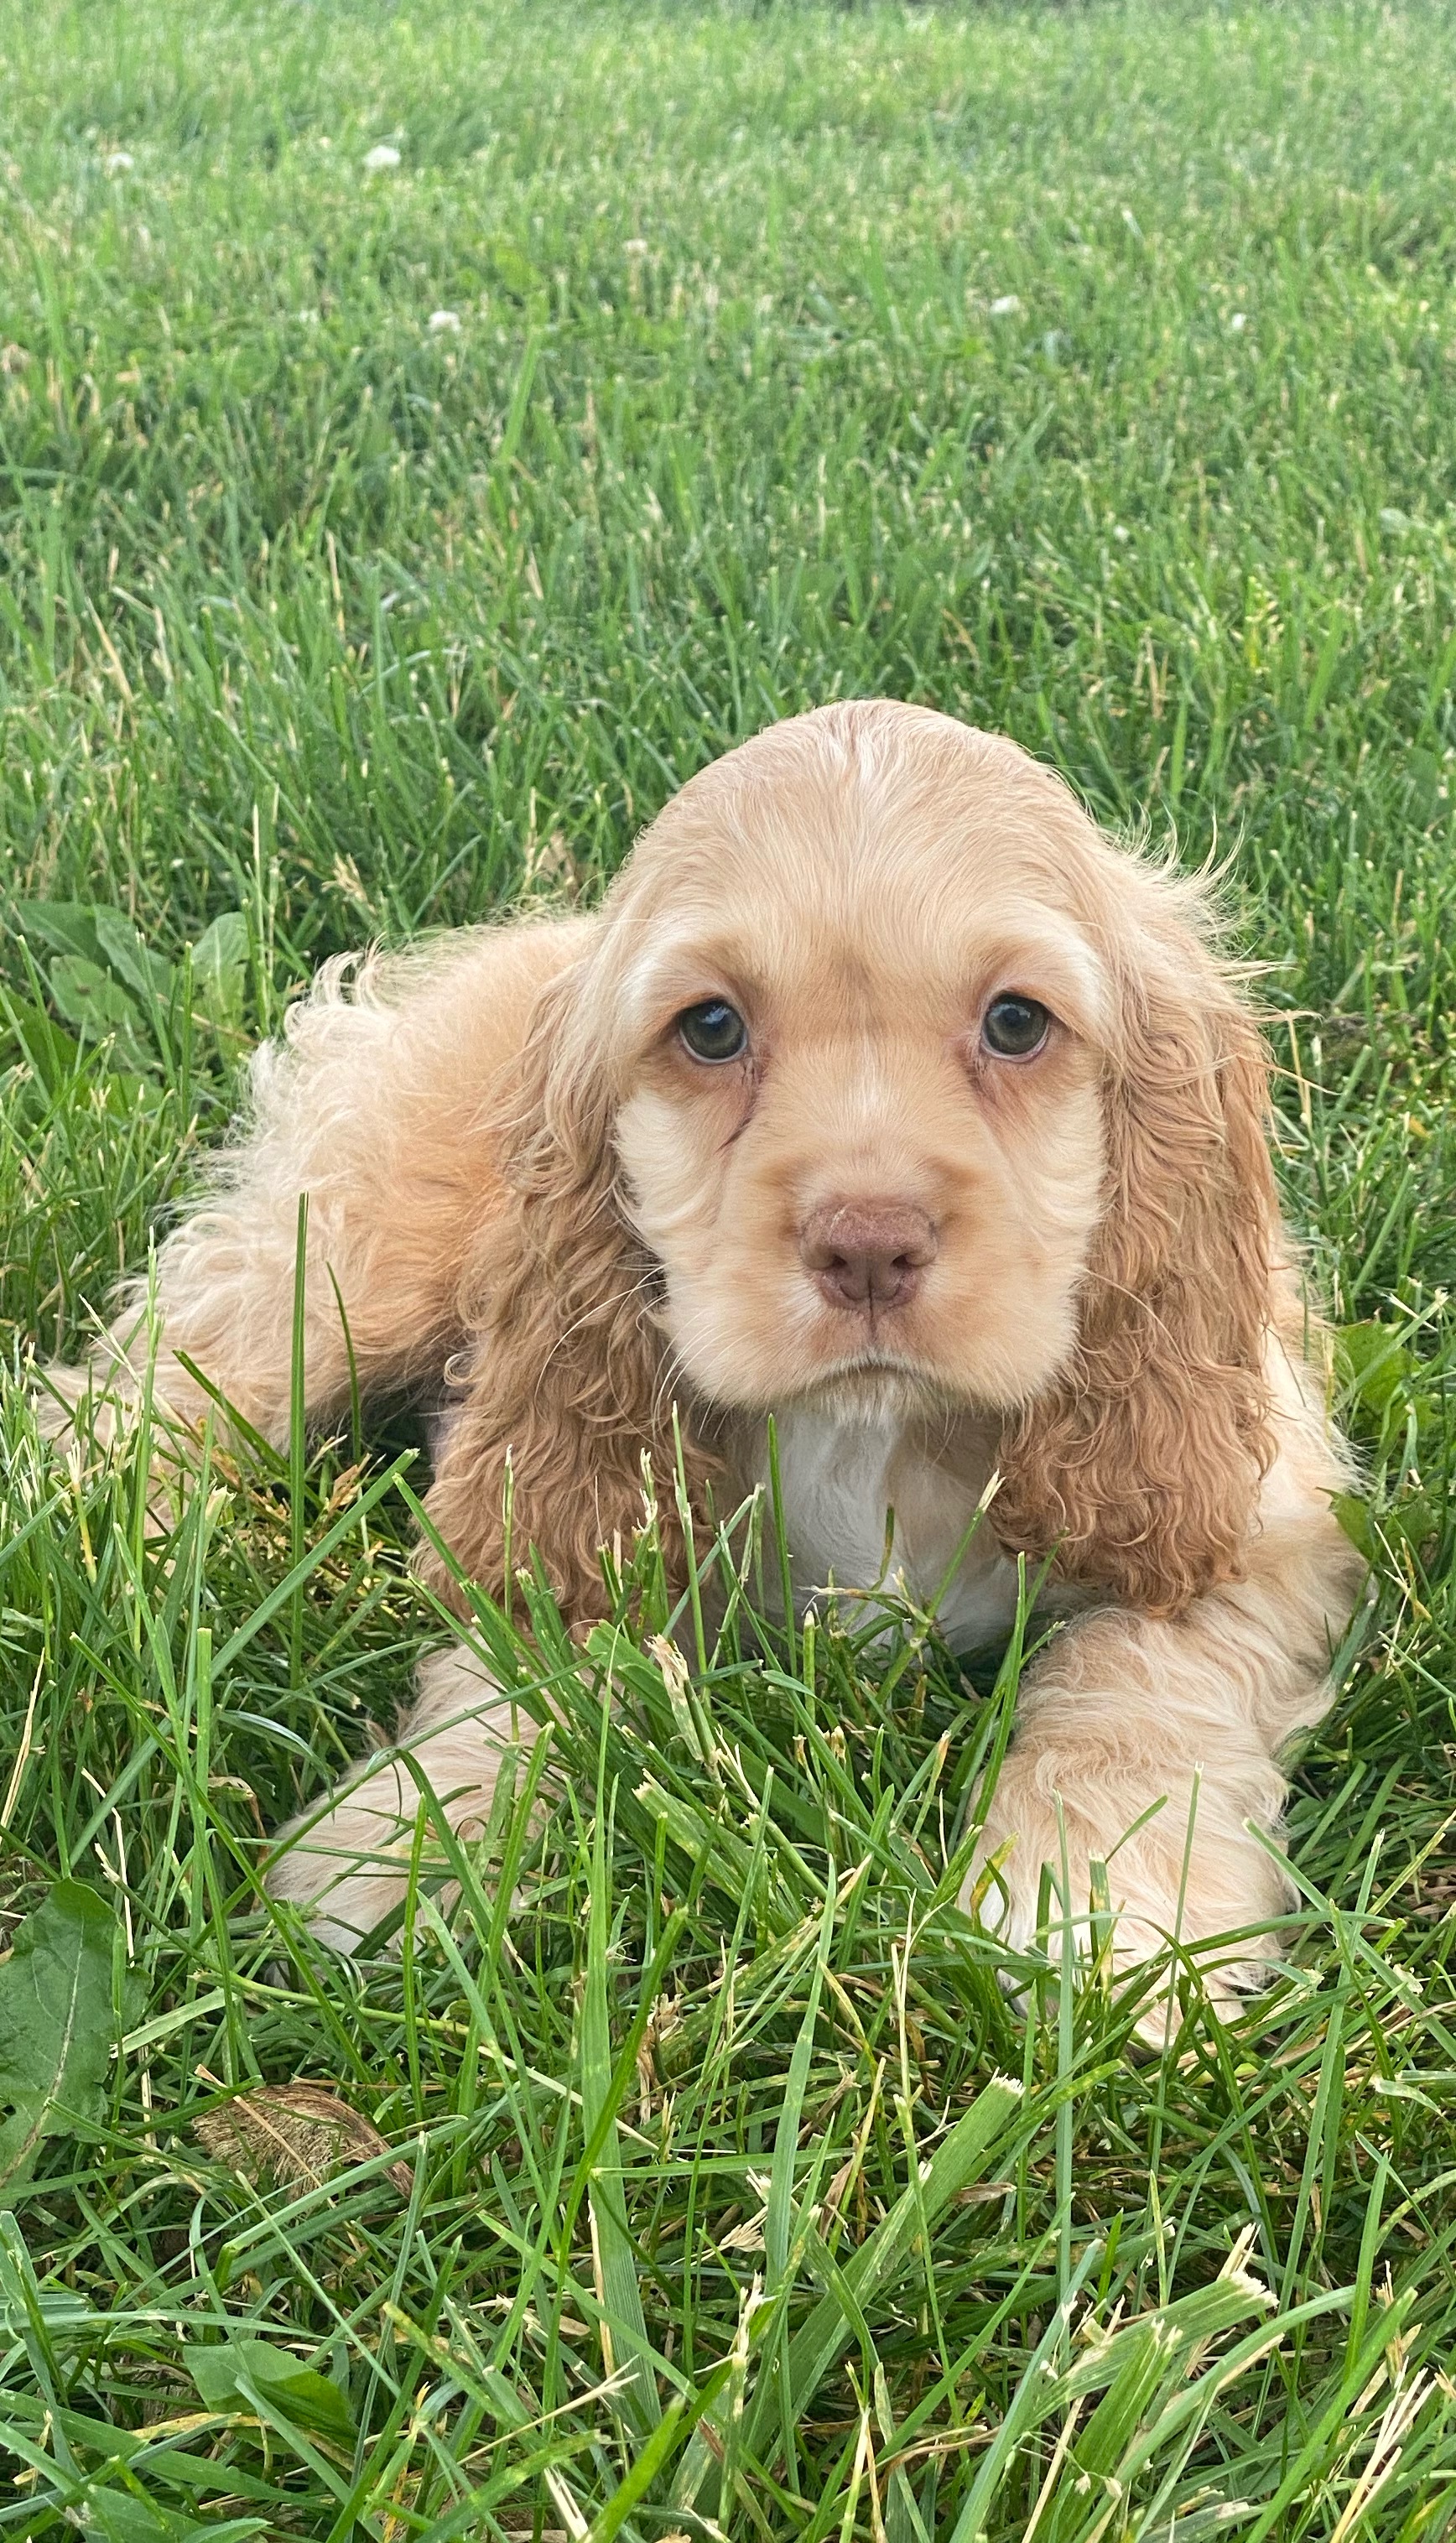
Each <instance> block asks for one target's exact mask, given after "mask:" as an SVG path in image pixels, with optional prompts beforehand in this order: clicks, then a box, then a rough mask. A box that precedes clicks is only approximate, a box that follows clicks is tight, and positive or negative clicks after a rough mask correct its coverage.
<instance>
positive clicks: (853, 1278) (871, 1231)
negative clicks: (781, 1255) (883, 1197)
mask: <svg viewBox="0 0 1456 2543" xmlns="http://www.w3.org/2000/svg"><path fill="white" fill-rule="evenodd" d="M936 1250H937V1237H936V1231H935V1225H934V1222H933V1221H932V1220H931V1219H930V1218H928V1217H927V1215H926V1213H925V1211H924V1210H923V1209H917V1208H915V1207H914V1206H913V1204H912V1203H910V1202H902V1201H897V1202H875V1203H871V1202H857V1201H828V1202H825V1203H824V1204H823V1205H822V1207H820V1208H818V1209H816V1210H813V1211H811V1213H810V1215H809V1216H808V1217H807V1218H806V1219H805V1223H804V1226H803V1228H802V1229H801V1231H800V1238H799V1251H800V1256H801V1259H802V1261H803V1263H804V1266H805V1270H806V1271H811V1272H812V1273H813V1275H814V1278H815V1280H816V1281H817V1283H818V1286H819V1289H820V1291H821V1292H822V1294H823V1296H824V1297H825V1298H827V1299H828V1301H829V1304H830V1305H831V1306H835V1307H853V1308H858V1309H860V1310H861V1311H862V1312H863V1311H868V1312H869V1313H870V1314H872V1315H873V1314H874V1313H875V1311H876V1310H877V1308H881V1307H903V1306H906V1305H908V1303H909V1301H910V1299H911V1298H912V1297H913V1296H914V1294H915V1292H916V1290H917V1289H918V1288H919V1286H920V1274H921V1272H922V1271H924V1270H925V1269H926V1267H927V1265H929V1264H931V1263H933V1262H934V1261H935V1258H936Z"/></svg>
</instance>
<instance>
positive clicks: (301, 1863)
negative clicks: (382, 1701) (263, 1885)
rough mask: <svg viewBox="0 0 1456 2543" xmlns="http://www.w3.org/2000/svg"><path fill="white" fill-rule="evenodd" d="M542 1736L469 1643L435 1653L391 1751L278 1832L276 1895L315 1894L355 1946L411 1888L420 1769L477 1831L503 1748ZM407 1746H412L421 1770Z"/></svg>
mask: <svg viewBox="0 0 1456 2543" xmlns="http://www.w3.org/2000/svg"><path fill="white" fill-rule="evenodd" d="M535 1736H536V1726H535V1724H534V1723H533V1722H532V1721H531V1720H530V1719H529V1717H528V1716H526V1715H523V1714H522V1713H521V1712H520V1710H519V1708H518V1707H517V1706H516V1705H514V1704H512V1702H511V1700H510V1698H509V1697H508V1696H506V1695H502V1694H501V1692H500V1689H499V1687H498V1685H497V1684H496V1682H495V1680H494V1679H493V1678H492V1677H491V1676H489V1674H488V1673H487V1671H486V1669H485V1668H484V1667H483V1665H482V1664H481V1662H480V1661H479V1660H478V1659H476V1658H475V1657H473V1656H472V1654H471V1653H469V1652H467V1651H463V1650H460V1649H458V1648H452V1649H449V1650H446V1651H442V1652H433V1653H431V1654H430V1656H429V1657H428V1658H427V1659H425V1660H424V1661H422V1662H421V1668H420V1675H419V1679H418V1692H417V1697H416V1702H415V1705H414V1707H413V1709H412V1711H411V1712H410V1714H409V1716H408V1719H407V1720H406V1721H405V1722H404V1724H403V1725H402V1726H401V1730H400V1735H399V1740H398V1742H397V1745H396V1747H395V1748H394V1749H392V1750H390V1751H389V1752H387V1756H386V1760H385V1762H384V1763H383V1764H377V1763H376V1762H375V1761H374V1760H373V1759H372V1758H368V1757H366V1758H364V1759H362V1760H361V1761H360V1763H359V1765H358V1766H357V1767H356V1768H355V1770H354V1772H353V1773H352V1774H351V1775H349V1776H348V1777H346V1778H345V1782H344V1783H342V1784H341V1785H339V1786H338V1787H337V1789H336V1791H335V1793H334V1795H333V1796H331V1798H330V1799H329V1800H328V1801H327V1802H325V1803H323V1804H321V1805H317V1806H316V1807H315V1808H314V1809H313V1810H311V1811H304V1812H302V1813H301V1814H300V1816H299V1817H298V1818H296V1819H294V1820H292V1821H290V1823H289V1825H288V1826H287V1827H285V1828H283V1829H282V1830H281V1831H280V1832H279V1835H278V1838H277V1840H276V1842H277V1847H278V1851H277V1853H276V1854H275V1856H274V1858H273V1861H272V1864H271V1867H270V1869H269V1872H268V1888H269V1889H270V1890H271V1891H272V1894H273V1896H274V1897H275V1898H287V1899H292V1900H294V1901H295V1902H297V1903H298V1904H300V1905H305V1906H308V1907H309V1908H310V1909H311V1910H312V1911H313V1912H312V1913H311V1916H310V1923H311V1924H312V1926H313V1928H314V1931H315V1932H316V1933H317V1934H318V1935H320V1936H321V1938H322V1939H323V1940H324V1941H325V1942H327V1943H332V1944H333V1946H334V1948H335V1950H336V1951H341V1952H351V1951H354V1950H355V1949H356V1948H357V1946H358V1944H359V1942H360V1941H361V1939H362V1937H363V1936H364V1935H365V1934H367V1933H369V1932H370V1931H371V1929H372V1928H373V1927H374V1926H375V1925H377V1924H378V1923H379V1922H380V1919H381V1918H382V1917H384V1916H387V1915H388V1914H389V1912H390V1910H391V1908H393V1907H395V1906H397V1905H398V1904H399V1901H400V1900H401V1898H403V1896H404V1894H405V1889H406V1887H407V1883H408V1879H409V1864H410V1855H411V1851H412V1849H413V1847H414V1843H415V1827H416V1822H417V1819H418V1817H419V1813H420V1811H421V1808H422V1807H423V1803H422V1799H421V1790H420V1783H421V1779H422V1781H423V1782H424V1783H425V1784H427V1785H428V1787H429V1789H430V1791H431V1792H432V1793H433V1794H434V1795H435V1798H436V1799H437V1801H438V1802H439V1804H440V1806H441V1808H442V1810H443V1811H444V1814H445V1818H446V1820H447V1822H448V1824H449V1825H450V1826H451V1827H452V1828H454V1829H455V1831H456V1833H457V1834H458V1835H460V1836H462V1837H466V1838H469V1837H474V1836H479V1834H480V1832H481V1830H482V1829H483V1828H484V1826H485V1825H486V1822H487V1820H488V1819H489V1817H490V1814H491V1805H492V1802H493V1801H494V1799H495V1794H496V1785H497V1780H498V1776H499V1772H500V1765H501V1761H502V1759H503V1758H504V1757H506V1756H507V1755H509V1754H510V1753H511V1752H512V1751H514V1750H516V1749H518V1748H528V1747H529V1745H530V1743H531V1741H532V1740H533V1739H534V1738H535ZM402 1752H408V1755H409V1756H410V1757H411V1758H413V1760H414V1762H415V1765H416V1767H417V1768H418V1769H419V1774H418V1776H417V1775H416V1774H414V1773H412V1772H411V1769H410V1767H409V1765H408V1764H407V1763H406V1762H405V1755H404V1753H402Z"/></svg>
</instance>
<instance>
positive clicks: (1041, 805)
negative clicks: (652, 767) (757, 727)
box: [618, 701, 1108, 1027]
mask: <svg viewBox="0 0 1456 2543" xmlns="http://www.w3.org/2000/svg"><path fill="white" fill-rule="evenodd" d="M1107 854H1108V851H1107V850H1106V848H1105V847H1104V845H1103V843H1102V841H1101V840H1100V838H1099V835H1098V833H1097V832H1096V830H1095V829H1094V827H1093V825H1092V823H1091V822H1090V821H1089V820H1088V819H1087V817H1086V815H1085V814H1084V813H1083V812H1082V811H1081V809H1080V808H1079V807H1078V806H1077V805H1076V803H1075V802H1074V800H1073V798H1072V797H1071V796H1070V794H1069V793H1068V792H1067V790H1066V789H1065V788H1064V787H1063V786H1062V785H1061V784H1060V781H1059V780H1058V779H1056V778H1055V777H1054V776H1053V775H1052V774H1051V772H1050V771H1048V770H1045V769H1042V768H1040V767H1038V766H1037V765H1036V763H1035V762H1034V761H1032V760H1030V759H1029V758H1028V757H1027V756H1026V754H1025V753H1023V752H1022V751H1020V750H1018V749H1017V748H1016V746H1015V745H1014V744H1013V743H1010V742H1006V741H1003V740H1001V739H1000V738H999V737H997V736H993V735H988V734H983V733H977V732H972V731H971V729H970V728H969V727H967V726H964V725H958V724H956V723H954V722H953V720H952V719H951V718H949V717H944V716H937V715H932V714H930V713H929V712H928V711H926V710H923V709H918V708H908V707H898V706H890V705H889V704H888V703H887V702H883V701H871V702H862V703H861V704H859V705H857V706H855V707H849V708H831V709H825V710H820V711H819V712H818V713H817V714H815V715H812V716H805V717H799V718H796V719H794V720H793V721H792V722H790V723H788V724H785V725H779V726H775V727H773V728H771V729H770V731H769V732H766V733H763V734H760V735H759V736H757V738H756V739H755V740H754V741H753V742H750V743H747V744H745V745H744V746H743V747H742V748H741V749H739V750H737V751H734V752H732V753H730V754H729V755H728V758H727V759H724V760H720V761H718V762H716V763H715V764H714V766H712V767H711V768H708V769H705V770H703V771H702V772H701V774H700V775H699V776H698V777H696V778H694V779H692V780H691V781H690V783H689V784H688V786H686V787H685V788H684V789H683V792H682V793H681V794H680V795H679V796H678V797H676V798H675V799H674V801H673V803H672V804H670V805H669V806H668V807H667V809H666V810H665V811H664V812H663V813H662V814H661V815H660V816H659V818H658V820H657V821H656V822H655V823H654V825H653V827H652V829H651V831H650V832H649V833H648V835H647V837H646V838H645V839H644V840H643V842H642V844H641V846H640V847H639V849H638V852H637V857H636V859H635V860H634V866H633V871H632V879H631V883H630V884H629V886H628V887H627V889H626V890H625V891H624V892H623V894H622V897H621V899H620V900H619V903H618V907H619V914H620V916H621V918H622V920H623V921H624V922H625V923H626V926H627V928H628V930H629V932H630V933H631V934H632V935H633V936H634V937H635V938H636V939H637V942H636V945H635V947H634V951H633V955H632V958H631V961H630V963H629V965H628V970H629V977H630V982H631V986H632V988H634V989H636V990H637V991H638V993H639V995H640V996H641V997H642V998H643V999H645V1000H647V1001H649V1002H650V1001H651V997H652V995H653V993H654V990H655V988H656V987H657V985H658V984H659V983H660V984H661V985H662V987H663V991H664V993H669V992H668V990H667V983H668V982H669V981H670V980H671V979H673V978H674V977H675V978H676V979H677V981H678V982H679V984H684V985H685V983H686V979H687V973H688V971H689V970H690V969H691V967H692V965H693V963H695V962H697V963H700V964H701V965H702V966H703V969H704V980H703V986H704V988H705V989H706V988H707V987H709V986H714V985H724V986H728V985H730V984H731V982H732V981H733V979H735V978H736V979H737V981H738V982H739V984H740V985H744V986H754V987H758V988H759V989H761V990H763V991H764V992H765V993H767V994H769V995H775V994H777V995H779V996H788V995H799V994H804V993H805V992H812V991H814V990H818V991H820V992H823V993H828V994H833V995H836V1000H839V999H843V998H844V997H845V996H849V997H850V998H852V1000H853V1003H854V1004H855V1005H856V1006H860V1005H862V1004H863V1003H864V1002H865V1001H867V1000H868V1001H869V1002H870V1003H871V1004H872V1005H878V1004H881V1002H884V1003H887V1004H888V1005H889V1006H890V1007H892V1006H893V1003H894V1001H895V1000H896V999H899V998H903V997H904V996H906V995H907V994H908V995H913V996H914V998H915V1000H916V1004H917V1006H923V1004H924V1002H925V1000H926V997H927V993H930V994H931V995H934V993H935V992H936V990H937V989H938V988H944V990H945V993H946V994H947V996H948V997H950V998H952V999H954V998H955V997H956V996H957V995H959V994H963V991H964V989H965V986H966V982H967V975H968V974H975V973H979V972H981V971H983V970H985V969H986V968H987V967H988V966H989V967H990V968H992V969H994V968H995V967H996V966H997V965H998V964H1002V965H1010V967H1011V970H1012V971H1013V972H1015V973H1018V974H1019V975H1024V976H1019V985H1021V986H1023V987H1024V988H1027V989H1029V990H1031V989H1034V988H1039V989H1041V990H1042V991H1049V992H1051V993H1052V994H1054V995H1055V996H1057V997H1059V998H1060V999H1061V1000H1062V1001H1063V1002H1064V1003H1065V1002H1068V1001H1070V1002H1071V1003H1072V1004H1073V1005H1074V1006H1075V1007H1076V1008H1077V1009H1079V1010H1080V1011H1081V1015H1080V1017H1079V1020H1080V1021H1085V1022H1086V1023H1087V1024H1088V1025H1089V1026H1092V1027H1095V1026H1096V1024H1097V1023H1098V1022H1099V1020H1100V1018H1101V1015H1102V1012H1103V1009H1104V1006H1105V1001H1106V988H1107V983H1106V973H1105V967H1104V964H1103V963H1102V962H1101V961H1100V959H1099V956H1098V954H1097V951H1096V945H1095V939H1096V935H1097V933H1098V930H1097V928H1096V926H1095V924H1092V923H1090V922H1092V921H1093V917H1094V912H1093V908H1092V902H1093V900H1094V898H1095V897H1096V896H1097V895H1096V893H1095V886H1096V883H1097V881H1098V874H1097V869H1098V868H1099V867H1100V865H1101V864H1102V863H1103V862H1104V861H1105V860H1106V857H1107ZM715 969H716V970H717V971H718V972H720V973H721V974H722V975H723V978H722V981H721V982H719V981H711V980H710V979H709V977H708V974H709V973H710V972H711V971H714V970H715ZM634 1003H636V1001H634Z"/></svg>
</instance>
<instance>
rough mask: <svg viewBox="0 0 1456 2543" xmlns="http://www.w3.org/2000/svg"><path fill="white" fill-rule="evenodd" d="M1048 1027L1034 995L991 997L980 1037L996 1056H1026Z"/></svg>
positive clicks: (1037, 1046)
mask: <svg viewBox="0 0 1456 2543" xmlns="http://www.w3.org/2000/svg"><path fill="white" fill-rule="evenodd" d="M1050 1030H1051V1017H1050V1014H1049V1013H1048V1011H1047V1009H1046V1008H1045V1007H1043V1006H1042V1004H1041V1002H1040V1000H1039V999H1038V998H1016V997H1005V998H993V999H992V1000H991V1003H990V1005H989V1006H988V1007H987V1009H986V1012H985V1017H984V1019H983V1021H982V1024H981V1040H982V1041H983V1042H984V1044H985V1046H986V1048H987V1050H991V1051H994V1052H995V1054H996V1056H997V1058H998V1059H1030V1058H1032V1056H1033V1054H1034V1053H1035V1052H1036V1051H1038V1050H1039V1049H1040V1048H1041V1045H1042V1043H1043V1042H1044V1041H1045V1040H1046V1037H1047V1034H1048V1033H1049V1032H1050Z"/></svg>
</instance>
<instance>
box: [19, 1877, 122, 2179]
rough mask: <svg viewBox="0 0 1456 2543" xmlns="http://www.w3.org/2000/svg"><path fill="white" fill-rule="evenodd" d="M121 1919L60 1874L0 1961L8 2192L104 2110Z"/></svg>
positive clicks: (90, 1892)
mask: <svg viewBox="0 0 1456 2543" xmlns="http://www.w3.org/2000/svg"><path fill="white" fill-rule="evenodd" d="M115 1935H116V1920H115V1916H114V1915H113V1914H112V1911H111V1909H110V1907H108V1906H107V1904H106V1902H105V1900H104V1899H102V1898H100V1897H99V1896H98V1895H97V1892H96V1891H95V1890H94V1889H88V1888H86V1887H85V1885H84V1883H82V1882H79V1881H58V1882H57V1883H56V1885H55V1888H53V1889H52V1890H51V1892H50V1895H49V1897H48V1898H47V1899H46V1900H45V1903H44V1905H43V1906H41V1907H38V1908H37V1910H36V1913H35V1914H34V1916H28V1917H27V1918H26V1921H25V1923H24V1924H23V1925H22V1926H21V1928H20V1930H19V1932H18V1933H17V1935H16V1938H15V1948H14V1950H13V1951H12V1953H11V1955H10V1958H9V1960H8V1961H6V1962H5V1963H3V1964H0V2104H3V2105H4V2106H5V2107H6V2108H7V2109H8V2111H9V2113H10V2117H9V2118H8V2119H7V2120H6V2121H5V2123H4V2125H3V2126H0V2196H4V2195H5V2194H6V2193H8V2192H9V2191H11V2190H12V2189H14V2187H15V2186H16V2184H17V2183H18V2182H20V2181H22V2180H24V2178H25V2176H26V2174H27V2172H28V2171H29V2169H30V2167H31V2165H32V2163H33V2162H34V2160H35V2157H36V2154H37V2151H38V2147H39V2145H40V2141H41V2139H42V2138H43V2137H47V2136H64V2135H67V2134H69V2133H70V2132H71V2131H72V2130H73V2129H75V2128H77V2127H85V2126H87V2125H89V2124H90V2123H91V2122H92V2121H94V2120H95V2119H97V2118H98V2117H99V2116H100V2113H101V2108H102V2097H103V2089H104V2087H105V2083H106V2076H107V2068H108V2066H109V2064H110V2062H111V2055H112V2044H113V2041H114V2039H115V2013H114V2008H113V2003H112V1958H113V1951H114V1947H115Z"/></svg>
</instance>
